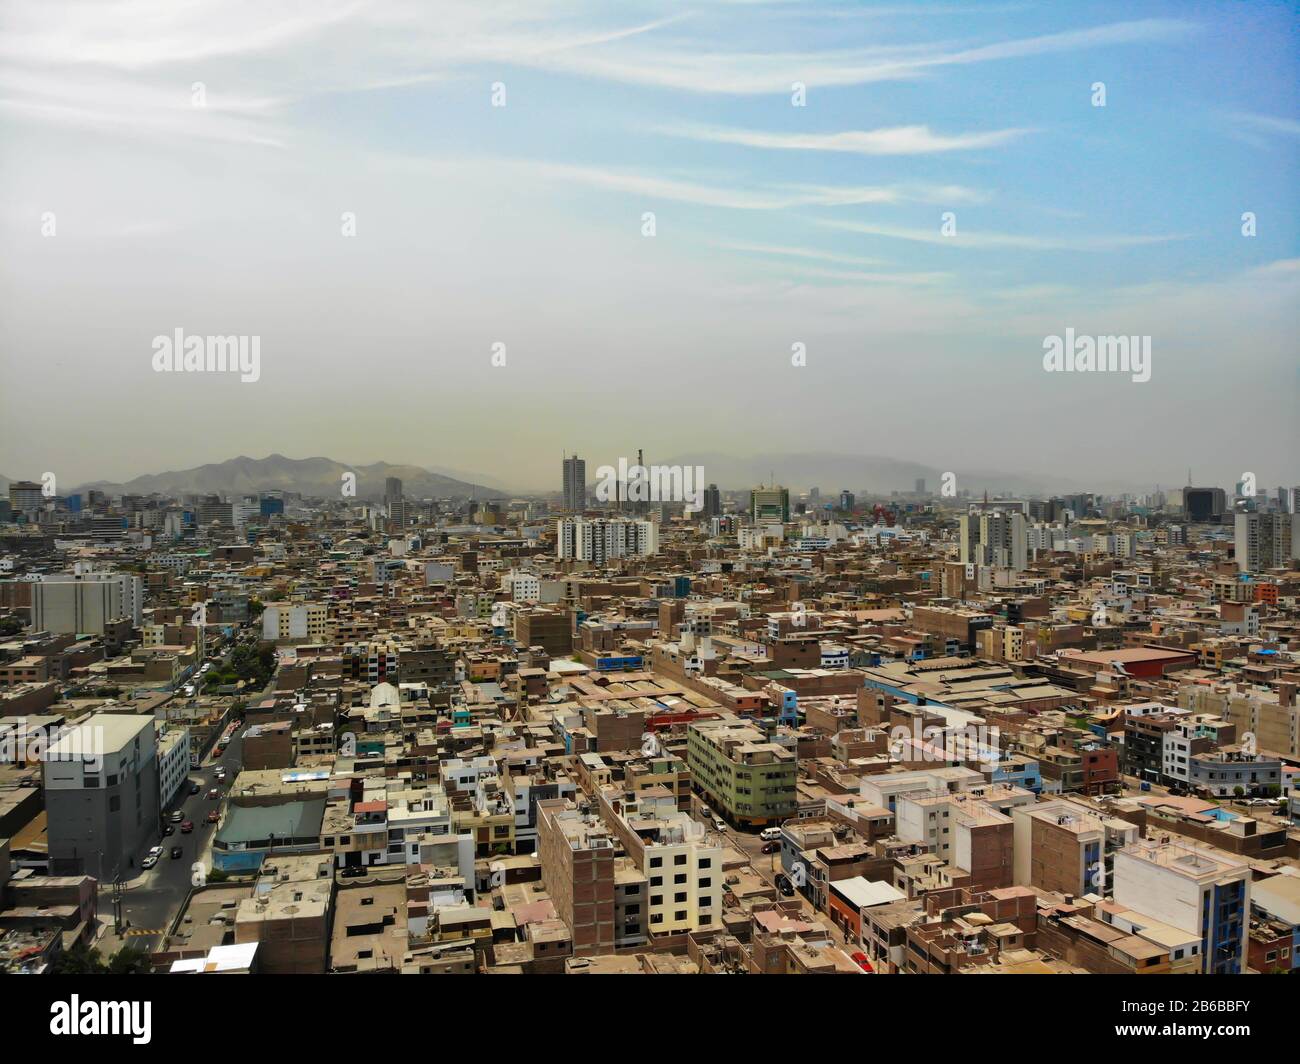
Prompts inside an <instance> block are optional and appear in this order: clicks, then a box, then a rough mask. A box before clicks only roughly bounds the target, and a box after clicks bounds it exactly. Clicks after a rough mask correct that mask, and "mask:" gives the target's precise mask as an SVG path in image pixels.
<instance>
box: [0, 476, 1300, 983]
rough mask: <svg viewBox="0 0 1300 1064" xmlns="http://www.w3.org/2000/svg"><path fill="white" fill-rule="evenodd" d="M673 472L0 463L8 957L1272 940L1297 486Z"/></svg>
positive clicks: (1246, 943) (1289, 814)
mask: <svg viewBox="0 0 1300 1064" xmlns="http://www.w3.org/2000/svg"><path fill="white" fill-rule="evenodd" d="M643 463H644V464H643ZM227 465H230V466H233V463H227ZM610 469H615V472H614V475H613V476H612V486H610V487H609V490H608V492H606V494H608V495H609V496H610V497H609V498H608V499H607V500H605V501H598V500H597V498H596V495H597V493H598V492H600V491H601V488H602V486H603V485H606V483H607V481H606V476H607V474H609V472H610ZM620 471H621V472H622V473H623V474H624V475H619V472H620ZM231 472H233V469H232V470H231ZM593 472H594V470H593ZM681 473H682V471H681V470H669V469H668V468H667V467H661V466H657V465H654V464H649V463H647V460H646V459H645V458H644V455H643V452H642V451H638V452H637V453H636V455H635V456H634V457H629V458H627V459H624V460H621V461H620V463H619V464H618V466H617V467H616V468H615V467H609V468H605V469H603V470H602V471H600V472H599V473H598V474H597V476H594V477H593V476H592V475H591V473H590V472H589V470H588V466H587V463H586V461H585V460H584V459H583V458H582V457H581V456H580V455H577V454H569V455H565V456H563V457H562V458H560V459H557V468H556V470H555V490H554V491H552V492H549V493H546V494H544V495H540V496H533V497H511V496H507V495H503V494H496V493H486V492H485V493H483V495H482V497H476V496H469V495H451V496H447V497H440V498H433V497H424V496H419V497H417V496H415V495H413V494H411V493H409V492H408V491H407V488H406V485H405V483H404V482H403V480H402V479H401V478H398V477H393V476H388V477H384V478H382V479H378V478H376V479H374V480H367V479H365V478H360V477H357V476H356V475H355V474H350V473H348V472H344V473H343V474H341V475H340V478H339V490H338V493H337V494H336V495H335V496H334V497H322V496H315V495H306V494H303V493H301V492H296V491H290V490H284V489H272V490H263V491H258V492H254V493H239V492H228V493H220V492H210V493H191V492H179V493H175V494H170V493H167V492H150V493H149V494H136V493H133V492H130V491H125V492H123V493H121V494H118V493H116V492H109V491H104V490H101V489H96V488H89V489H87V490H85V491H84V492H81V491H78V492H74V493H71V494H69V495H66V496H57V495H56V496H52V495H50V494H49V493H48V491H43V489H42V485H41V483H40V482H38V481H25V480H14V481H10V482H8V483H7V498H6V500H5V501H4V502H3V503H0V518H2V519H3V521H4V532H3V535H0V548H2V550H3V555H2V556H0V572H2V573H3V579H0V626H2V631H3V637H4V639H3V642H0V710H3V712H0V749H2V750H3V763H2V764H0V781H2V783H3V790H0V797H2V798H3V803H2V804H0V828H2V830H0V837H2V838H3V841H2V842H0V855H2V856H3V858H4V861H3V862H2V864H0V867H3V869H4V878H3V886H4V890H3V898H4V908H3V909H2V910H0V965H3V966H4V967H5V968H6V969H8V970H10V971H13V970H21V971H29V972H31V971H43V970H47V969H49V970H54V971H58V970H61V969H63V968H68V969H69V970H77V969H76V967H75V966H76V965H78V964H84V963H86V958H87V957H98V958H99V959H100V961H101V963H111V962H113V961H114V960H117V959H121V958H123V957H124V956H126V957H127V958H128V959H131V960H132V962H133V963H134V964H136V965H137V966H140V967H142V968H144V969H146V970H149V971H153V972H160V973H189V972H202V971H219V972H247V973H266V974H275V973H279V974H325V973H353V972H378V971H389V972H400V973H403V974H434V973H463V974H470V973H483V972H487V973H493V972H514V973H524V974H529V973H536V974H547V973H549V974H576V973H592V974H600V973H645V974H651V973H685V972H690V973H739V974H841V975H862V974H872V975H898V974H917V973H925V974H937V973H942V974H965V973H972V972H995V973H1041V974H1049V973H1076V974H1077V973H1093V974H1134V973H1141V974H1148V973H1170V974H1194V973H1199V974H1241V973H1247V972H1257V973H1277V972H1292V971H1294V970H1296V969H1297V967H1300V959H1298V958H1297V956H1296V953H1295V944H1296V941H1297V936H1298V935H1300V913H1298V912H1297V904H1300V874H1298V873H1300V849H1298V847H1300V786H1298V785H1297V781H1298V780H1300V705H1297V699H1296V692H1297V687H1300V660H1298V655H1300V565H1298V564H1297V563H1298V562H1300V516H1297V504H1298V503H1300V486H1295V487H1285V486H1283V487H1278V488H1276V489H1273V490H1263V489H1261V488H1260V487H1259V485H1257V484H1252V483H1249V482H1247V481H1243V482H1241V483H1238V484H1237V485H1235V486H1233V487H1232V488H1231V489H1224V488H1220V487H1215V486H1208V487H1198V486H1189V487H1185V488H1180V489H1166V490H1162V491H1159V492H1153V493H1150V494H1147V495H1143V496H1140V497H1135V496H1130V495H1120V496H1107V495H1101V494H1094V493H1088V492H1085V493H1078V494H1074V493H1072V494H1066V495H1054V496H1050V497H1047V498H1039V497H1030V498H1024V497H1006V496H998V495H991V494H989V493H988V492H984V493H982V494H981V495H980V496H978V497H974V496H972V495H971V493H970V492H967V491H965V490H964V489H960V488H959V486H958V484H957V482H956V479H955V478H952V477H945V478H944V479H943V480H942V481H941V482H940V483H938V484H931V483H930V482H929V481H927V480H924V479H918V480H916V481H915V482H914V483H913V484H911V485H910V486H909V487H907V488H906V489H903V490H896V491H891V492H889V493H887V494H877V493H869V492H862V491H855V490H852V489H849V488H831V487H830V486H828V487H827V488H826V489H825V490H823V489H822V488H820V487H819V486H808V487H793V486H789V485H782V484H775V483H767V484H761V485H757V486H754V487H752V488H750V489H749V490H735V489H733V488H730V487H728V488H726V489H724V488H722V487H721V486H719V485H718V484H715V483H703V482H702V481H701V482H700V483H701V488H700V490H699V491H698V492H692V491H687V490H685V488H684V484H685V481H686V480H688V479H691V478H688V477H684V476H682V475H681ZM674 495H676V497H677V498H676V501H674V499H673V498H672V496H674ZM693 504H695V505H693ZM37 914H39V915H37ZM123 951H126V952H125V954H124V952H123Z"/></svg>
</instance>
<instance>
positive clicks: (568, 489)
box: [564, 454, 587, 513]
mask: <svg viewBox="0 0 1300 1064" xmlns="http://www.w3.org/2000/svg"><path fill="white" fill-rule="evenodd" d="M586 508H587V463H586V461H585V460H583V459H581V458H579V457H578V456H577V455H576V454H575V455H574V456H573V457H572V458H566V459H565V460H564V509H566V510H572V511H573V512H574V513H582V511H583V510H585V509H586Z"/></svg>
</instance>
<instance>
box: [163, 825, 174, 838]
mask: <svg viewBox="0 0 1300 1064" xmlns="http://www.w3.org/2000/svg"><path fill="white" fill-rule="evenodd" d="M175 834H176V825H175V824H164V825H163V835H164V836H167V835H175Z"/></svg>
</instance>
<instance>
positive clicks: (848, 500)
mask: <svg viewBox="0 0 1300 1064" xmlns="http://www.w3.org/2000/svg"><path fill="white" fill-rule="evenodd" d="M857 501H858V500H857V498H856V497H855V496H854V494H853V492H851V491H849V490H848V488H845V489H844V490H843V491H841V492H840V509H841V510H852V509H853V504H854V503H856V502H857Z"/></svg>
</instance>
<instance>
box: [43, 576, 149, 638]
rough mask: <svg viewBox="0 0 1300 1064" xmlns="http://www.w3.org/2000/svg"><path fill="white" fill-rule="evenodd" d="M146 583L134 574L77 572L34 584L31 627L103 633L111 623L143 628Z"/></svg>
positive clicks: (93, 633)
mask: <svg viewBox="0 0 1300 1064" xmlns="http://www.w3.org/2000/svg"><path fill="white" fill-rule="evenodd" d="M143 600H144V584H143V582H142V581H141V579H140V577H139V576H138V575H137V574H135V573H77V574H74V575H67V576H58V577H53V578H50V579H46V580H38V581H36V582H34V583H33V584H32V628H33V630H35V631H46V632H53V633H55V634H86V635H103V634H104V631H105V629H106V628H107V627H109V626H111V624H112V622H114V621H120V620H126V621H129V622H130V624H131V627H132V628H138V627H140V623H141V616H142V613H141V611H142V607H143Z"/></svg>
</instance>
